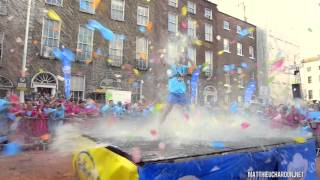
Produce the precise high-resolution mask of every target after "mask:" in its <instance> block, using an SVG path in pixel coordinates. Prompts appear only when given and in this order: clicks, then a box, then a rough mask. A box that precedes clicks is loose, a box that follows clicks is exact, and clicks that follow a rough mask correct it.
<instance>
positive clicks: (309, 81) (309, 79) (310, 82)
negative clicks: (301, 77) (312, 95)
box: [308, 76, 312, 84]
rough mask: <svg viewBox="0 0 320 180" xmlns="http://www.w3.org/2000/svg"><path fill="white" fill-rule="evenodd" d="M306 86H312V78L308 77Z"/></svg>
mask: <svg viewBox="0 0 320 180" xmlns="http://www.w3.org/2000/svg"><path fill="white" fill-rule="evenodd" d="M308 84H312V76H308Z"/></svg>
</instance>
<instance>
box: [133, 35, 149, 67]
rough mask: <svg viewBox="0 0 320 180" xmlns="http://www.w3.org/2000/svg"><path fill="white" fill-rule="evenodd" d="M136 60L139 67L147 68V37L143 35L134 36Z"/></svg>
mask: <svg viewBox="0 0 320 180" xmlns="http://www.w3.org/2000/svg"><path fill="white" fill-rule="evenodd" d="M136 60H137V67H138V68H139V69H141V70H146V69H147V68H148V39H146V38H144V37H137V38H136Z"/></svg>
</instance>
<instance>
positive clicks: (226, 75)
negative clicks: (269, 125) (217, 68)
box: [224, 73, 231, 85]
mask: <svg viewBox="0 0 320 180" xmlns="http://www.w3.org/2000/svg"><path fill="white" fill-rule="evenodd" d="M224 77H225V80H226V84H228V85H230V84H231V76H230V74H229V73H225V74H224Z"/></svg>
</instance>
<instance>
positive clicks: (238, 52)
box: [237, 43, 243, 56]
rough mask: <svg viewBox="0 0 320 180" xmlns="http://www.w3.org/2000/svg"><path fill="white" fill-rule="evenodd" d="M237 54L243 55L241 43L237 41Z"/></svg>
mask: <svg viewBox="0 0 320 180" xmlns="http://www.w3.org/2000/svg"><path fill="white" fill-rule="evenodd" d="M237 54H238V55H239V56H243V53H242V44H241V43H237Z"/></svg>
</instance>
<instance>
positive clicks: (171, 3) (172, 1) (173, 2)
mask: <svg viewBox="0 0 320 180" xmlns="http://www.w3.org/2000/svg"><path fill="white" fill-rule="evenodd" d="M168 5H169V6H172V7H178V0H168Z"/></svg>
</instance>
